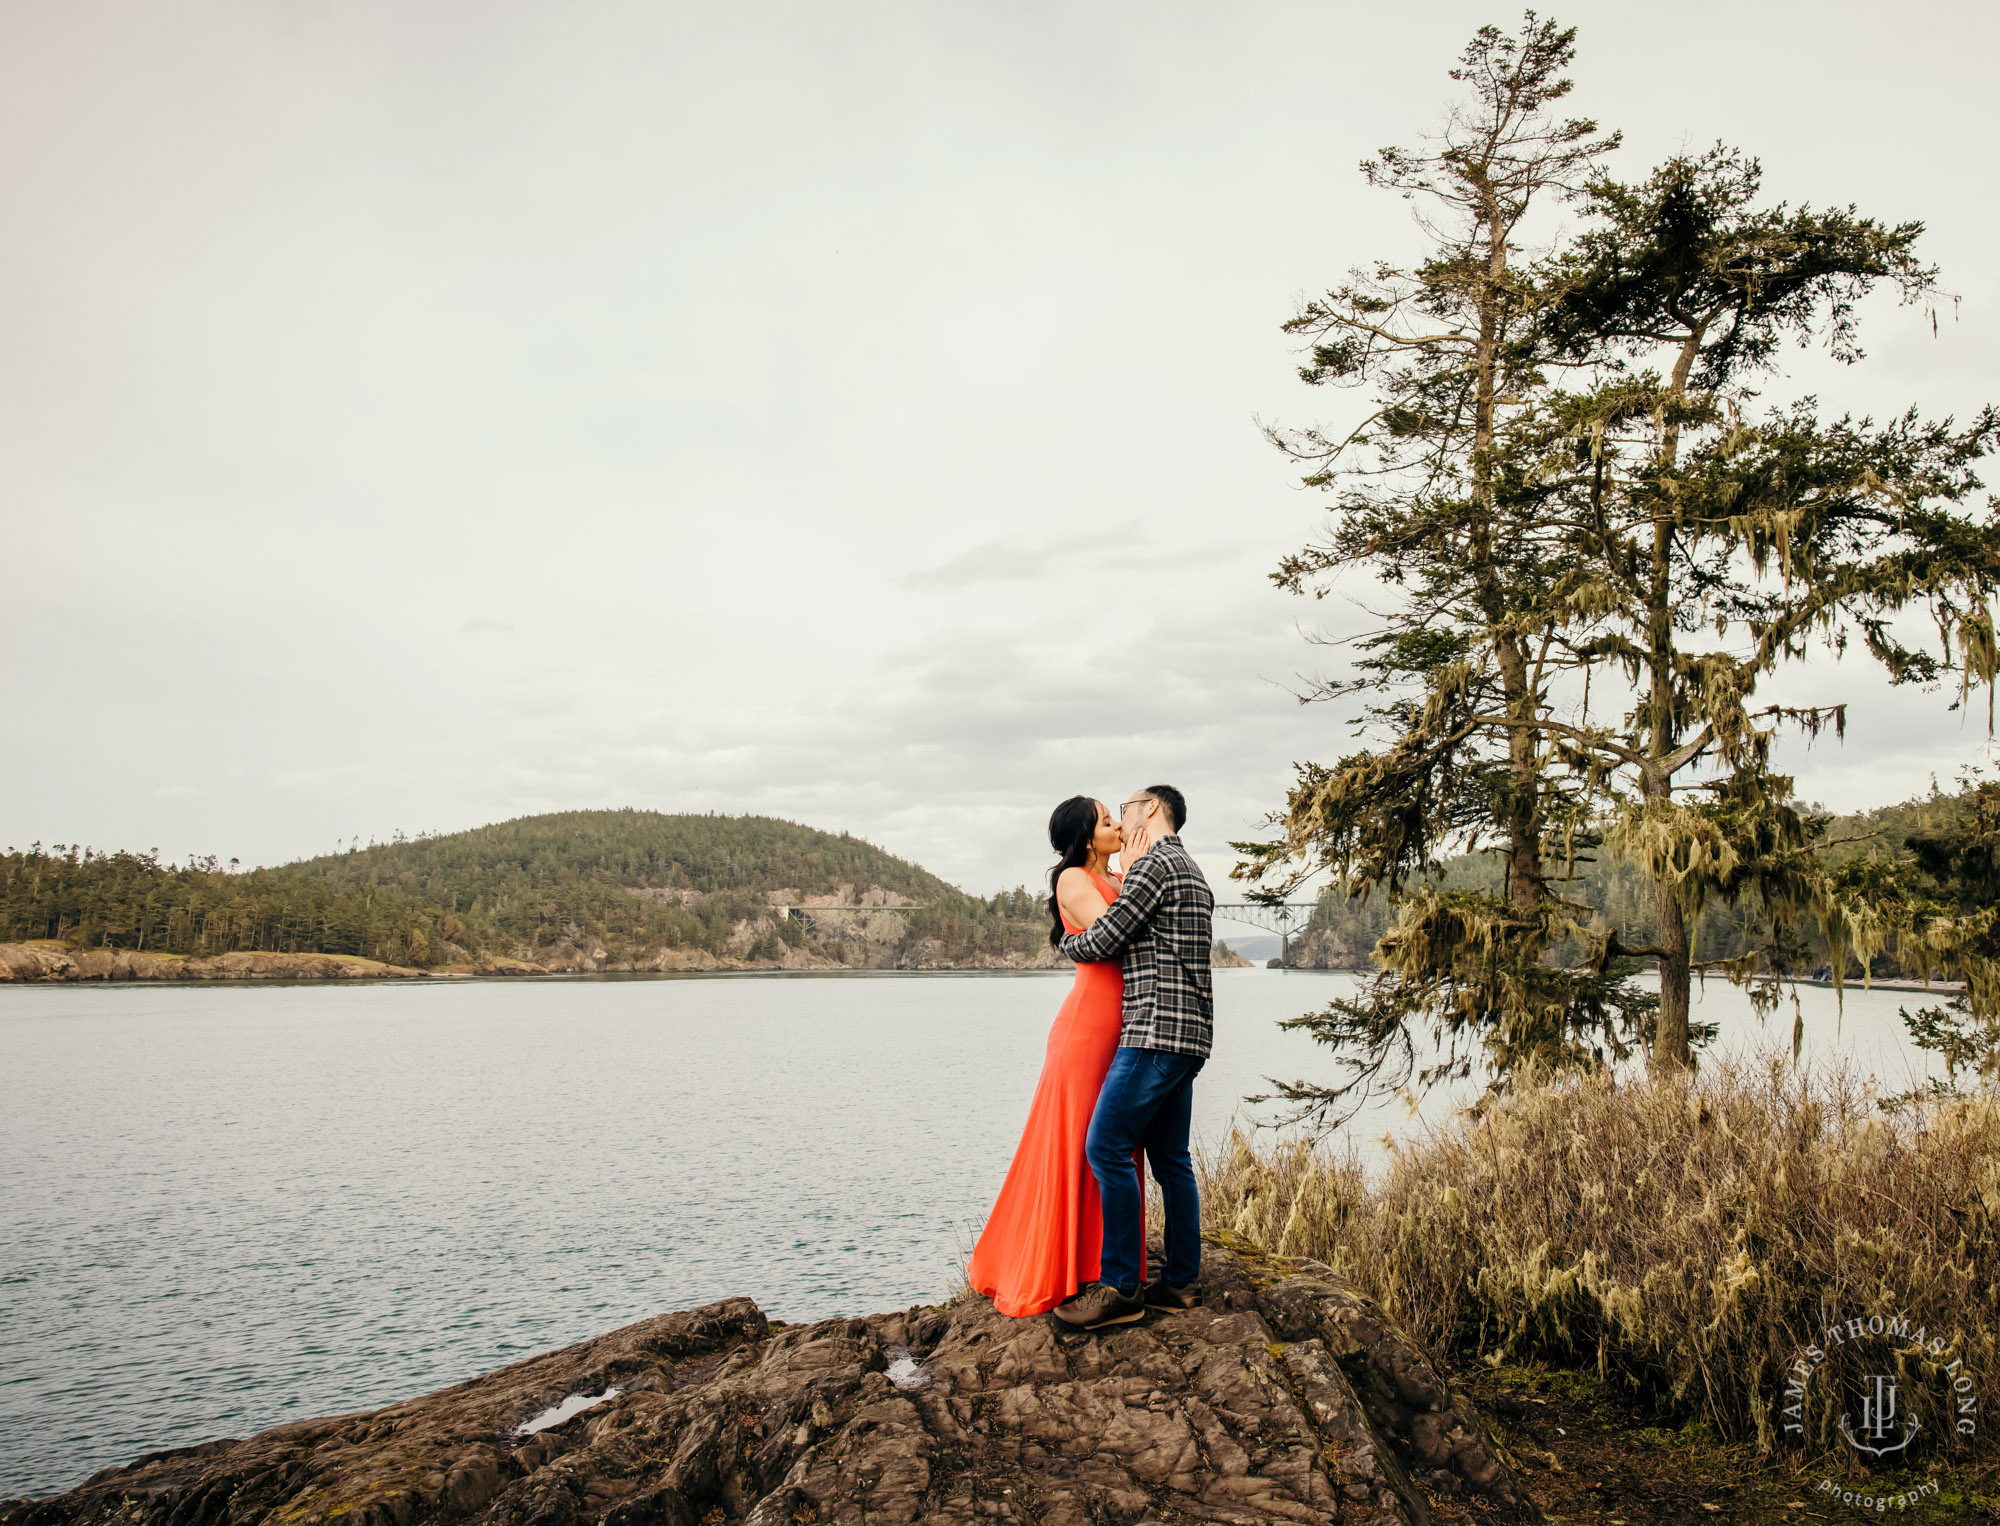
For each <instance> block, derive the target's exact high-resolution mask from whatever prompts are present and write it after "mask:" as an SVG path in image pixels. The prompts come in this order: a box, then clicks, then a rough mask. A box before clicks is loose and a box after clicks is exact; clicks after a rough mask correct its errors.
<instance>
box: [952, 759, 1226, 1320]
mask: <svg viewBox="0 0 2000 1526" xmlns="http://www.w3.org/2000/svg"><path fill="white" fill-rule="evenodd" d="M1186 822H1187V801H1186V800H1185V799H1184V798H1183V797H1182V795H1181V792H1180V791H1179V790H1177V789H1175V788H1173V786H1171V785H1167V784H1155V785H1152V786H1150V787H1148V788H1146V789H1142V790H1140V791H1139V792H1138V793H1137V794H1135V795H1133V796H1132V797H1131V798H1130V799H1129V800H1127V801H1126V802H1125V803H1124V804H1123V805H1122V806H1120V807H1119V811H1118V814H1117V815H1116V816H1114V815H1113V814H1112V813H1111V811H1110V810H1109V809H1108V808H1107V807H1106V806H1104V805H1103V804H1102V803H1100V802H1098V801H1096V800H1093V799H1091V798H1090V797H1089V796H1088V795H1076V796H1073V797H1072V798H1070V799H1068V800H1065V801H1064V802H1063V803H1062V804H1061V805H1059V806H1057V807H1056V809H1055V814H1054V815H1052V816H1050V817H1049V846H1050V847H1052V848H1054V849H1055V851H1056V852H1057V853H1058V854H1060V855H1061V857H1060V858H1059V860H1058V861H1057V863H1056V866H1055V867H1054V868H1053V869H1051V870H1050V871H1049V891H1050V894H1049V920H1050V923H1051V927H1050V929H1049V942H1050V943H1051V944H1052V945H1054V947H1055V948H1056V949H1057V950H1058V951H1059V952H1060V953H1061V954H1062V955H1063V956H1064V957H1065V958H1068V959H1073V960H1075V961H1076V979H1075V981H1074V982H1073V983H1072V984H1071V986H1070V989H1069V995H1068V996H1067V997H1066V998H1065V999H1064V1001H1063V1004H1062V1010H1061V1011H1059V1012H1058V1013H1057V1014H1056V1021H1055V1026H1054V1027H1053V1028H1051V1029H1050V1030H1049V1047H1048V1054H1047V1057H1046V1058H1045V1059H1044V1060H1043V1061H1042V1079H1041V1083H1040V1084H1039V1085H1038V1086H1037V1087H1036V1088H1035V1101H1034V1105H1033V1106H1032V1107H1031V1108H1030V1109H1029V1110H1028V1123H1027V1127H1026V1128H1025V1129H1023V1130H1022V1132H1021V1143H1020V1147H1019V1148H1018V1149H1016V1150H1015V1152H1014V1163H1013V1164H1012V1165H1011V1166H1009V1167H1008V1168H1007V1180H1006V1182H1005V1184H1004V1185H1002V1187H1001V1188H1000V1197H999V1199H998V1201H996V1202H995V1203H994V1205H993V1212H992V1213H991V1214H990V1215H989V1216H988V1217H987V1220H986V1228H985V1231H984V1233H982V1234H981V1235H980V1237H979V1243H978V1244H977V1245H976V1246H974V1247H973V1251H972V1259H971V1261H970V1262H969V1263H968V1264H967V1266H966V1271H965V1275H966V1280H967V1281H968V1282H970V1283H971V1284H972V1288H973V1290H974V1291H975V1292H978V1293H984V1294H985V1295H986V1296H987V1297H989V1298H991V1299H992V1300H993V1306H994V1307H995V1308H996V1309H998V1310H999V1311H1000V1312H1001V1313H1002V1314H1009V1315H1013V1316H1015V1317H1016V1318H1026V1317H1028V1316H1030V1315H1035V1314H1042V1313H1047V1312H1049V1311H1051V1310H1053V1311H1054V1317H1055V1320H1056V1322H1057V1323H1058V1325H1059V1326H1061V1327H1062V1328H1065V1329H1070V1330H1097V1329H1102V1328H1103V1327H1104V1326H1106V1325H1124V1324H1131V1323H1132V1322H1133V1321H1135V1320H1138V1319H1141V1318H1143V1317H1144V1316H1145V1313H1146V1310H1147V1308H1148V1307H1155V1308H1167V1309H1186V1308H1192V1307H1193V1306H1194V1303H1195V1281H1196V1278H1197V1276H1198V1275H1199V1273H1200V1270H1201V1228H1200V1219H1201V1204H1200V1199H1199V1196H1198V1194H1197V1191H1196V1188H1195V1180H1194V1162H1193V1161H1192V1160H1191V1159H1190V1158H1189V1156H1188V1120H1189V1116H1190V1113H1191V1111H1192V1104H1193V1099H1194V1078H1195V1077H1196V1076H1197V1075H1198V1074H1200V1072H1201V1067H1202V1062H1203V1061H1204V1060H1206V1059H1207V1058H1208V1051H1209V1046H1210V1042H1211V1039H1212V1037H1213V1033H1214V1028H1215V999H1214V990H1213V977H1212V975H1211V973H1210V970H1209V950H1210V947H1211V940H1212V937H1213V934H1212V931H1211V929H1212V926H1213V918H1214V911H1215V897H1214V896H1213V895H1212V894H1211V893H1210V892H1209V888H1208V881H1207V880H1205V879H1203V878H1202V874H1201V870H1200V869H1199V868H1198V867H1197V866H1196V864H1195V861H1194V859H1193V858H1191V857H1190V856H1189V855H1188V851H1187V849H1186V848H1185V847H1183V846H1182V845H1181V839H1180V830H1181V828H1182V826H1184V825H1185V824H1186ZM1114 855H1116V856H1117V857H1118V858H1119V860H1120V862H1121V863H1122V864H1123V866H1124V872H1123V874H1122V875H1119V874H1114V873H1112V871H1111V860H1112V857H1113V856H1114ZM1147 1165H1150V1166H1151V1167H1152V1170H1153V1180H1154V1181H1156V1182H1158V1183H1159V1186H1160V1197H1161V1200H1162V1204H1163V1206H1164V1207H1165V1209H1166V1220H1167V1234H1166V1264H1165V1265H1164V1266H1163V1267H1162V1268H1161V1269H1160V1275H1159V1276H1158V1277H1156V1278H1154V1279H1153V1280H1152V1281H1150V1282H1149V1281H1147V1280H1146V1167H1147Z"/></svg>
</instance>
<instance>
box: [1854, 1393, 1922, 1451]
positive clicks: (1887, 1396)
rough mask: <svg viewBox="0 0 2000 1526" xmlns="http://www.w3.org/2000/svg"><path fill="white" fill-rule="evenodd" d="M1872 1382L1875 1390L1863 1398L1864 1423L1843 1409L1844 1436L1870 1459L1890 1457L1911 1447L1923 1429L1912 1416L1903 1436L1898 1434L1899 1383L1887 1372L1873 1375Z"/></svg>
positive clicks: (1862, 1414) (1862, 1412)
mask: <svg viewBox="0 0 2000 1526" xmlns="http://www.w3.org/2000/svg"><path fill="white" fill-rule="evenodd" d="M1868 1381H1869V1383H1870V1384H1871V1385H1873V1387H1872V1391H1870V1392H1864V1393H1863V1394H1862V1396H1861V1420H1860V1423H1859V1424H1858V1425H1857V1424H1855V1423H1854V1422H1853V1421H1852V1420H1851V1419H1850V1418H1849V1417H1848V1413H1847V1411H1846V1410H1842V1411H1841V1412H1840V1434H1841V1435H1842V1436H1844V1437H1846V1438H1847V1444H1848V1445H1849V1446H1851V1447H1853V1448H1854V1450H1855V1451H1857V1452H1866V1453H1867V1454H1868V1455H1869V1456H1870V1457H1887V1456H1888V1455H1889V1454H1890V1453H1892V1452H1900V1451H1902V1450H1903V1449H1904V1448H1906V1447H1908V1446H1909V1444H1910V1443H1911V1442H1913V1441H1915V1440H1916V1439H1917V1432H1918V1431H1919V1430H1921V1429H1922V1428H1923V1427H1922V1424H1921V1422H1920V1421H1919V1420H1918V1419H1917V1417H1916V1416H1915V1415H1912V1416H1910V1418H1909V1423H1908V1424H1907V1425H1905V1426H1904V1427H1903V1430H1902V1434H1901V1435H1896V1433H1895V1431H1894V1429H1893V1427H1894V1425H1895V1421H1896V1387H1897V1384H1896V1380H1895V1379H1894V1378H1892V1377H1890V1376H1889V1374H1887V1373H1886V1372H1876V1373H1870V1374H1869V1377H1868ZM1891 1437H1893V1438H1894V1439H1893V1440H1892V1439H1890V1438H1891Z"/></svg>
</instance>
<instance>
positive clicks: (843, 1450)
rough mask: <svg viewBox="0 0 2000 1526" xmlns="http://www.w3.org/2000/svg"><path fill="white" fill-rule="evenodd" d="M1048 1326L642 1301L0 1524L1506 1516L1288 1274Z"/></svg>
mask: <svg viewBox="0 0 2000 1526" xmlns="http://www.w3.org/2000/svg"><path fill="white" fill-rule="evenodd" d="M1201 1291H1202V1304H1201V1306H1200V1307H1197V1308H1195V1309H1191V1310H1186V1311H1175V1312H1171V1313H1168V1312H1164V1311H1156V1312H1154V1313H1152V1314H1149V1315H1148V1317H1147V1319H1146V1321H1145V1323H1144V1324H1142V1325H1130V1326H1125V1327H1122V1328H1120V1329H1117V1330H1114V1331H1108V1332H1104V1333H1101V1334H1098V1335H1093V1336H1077V1335H1070V1334H1058V1333H1057V1331H1056V1330H1055V1329H1054V1328H1053V1327H1052V1326H1051V1324H1050V1323H1049V1322H1048V1321H1047V1320H1044V1319H1033V1320H1010V1319H1007V1318H1004V1317H1003V1316H1001V1315H999V1314H996V1313H995V1312H994V1311H993V1309H992V1307H991V1306H990V1305H989V1304H988V1303H987V1302H986V1301H985V1300H984V1299H972V1300H968V1301H966V1302H963V1303H960V1304H957V1305H953V1306H950V1307H947V1308H942V1309H912V1310H910V1311H909V1312H908V1313H905V1314H894V1315H878V1316H876V1317H874V1318H872V1319H849V1320H828V1321H824V1322H822V1323H819V1324H814V1325H798V1326H779V1325H773V1324H771V1323H770V1322H768V1321H767V1320H766V1319H765V1317H764V1316H763V1314H762V1313H760V1312H759V1311H758V1309H757V1307H756V1305H755V1304H753V1303H751V1302H750V1301H749V1300H747V1299H730V1300H728V1301H725V1302H723V1303H717V1304H710V1305H709V1306H707V1307H706V1308H701V1309H695V1310H691V1311H688V1312H686V1313H679V1314H666V1315H661V1316H660V1317H658V1318H655V1319H650V1320H646V1321H644V1322H642V1323H640V1324H636V1325H632V1326H629V1327H627V1328H626V1329H623V1330H618V1331H615V1332H613V1333H612V1334H610V1335H606V1336H602V1337H600V1338H598V1339H597V1340H593V1341H587V1342H585V1343H584V1344H582V1345H579V1346H573V1347H570V1348H569V1349H568V1350H565V1351H558V1352H553V1353H550V1354H549V1355H546V1356H540V1357H536V1358H533V1359H532V1360H529V1361H526V1362H521V1363H519V1364H517V1365H515V1366H513V1367H508V1368H504V1369H502V1370H501V1371H499V1372H496V1373H492V1374H490V1375H488V1376H486V1377H483V1378H477V1379H474V1380H473V1381H471V1382H469V1383H463V1384H460V1385H459V1386H457V1387H455V1388H448V1389H445V1390H444V1391H442V1392H440V1393H436V1394H432V1395H430V1396H428V1397H426V1398H422V1399H415V1400H411V1401H409V1402H408V1403H404V1404H398V1405H393V1406H391V1407H390V1408H388V1409H382V1410H375V1411H371V1412H368V1413H365V1414H356V1415H347V1416H342V1417H340V1418H336V1419H329V1420H308V1421H302V1422H299V1423H297V1424H293V1425H286V1426H281V1427H279V1428H278V1429H276V1430H271V1431H266V1432H264V1433H263V1434H261V1435H258V1436H254V1437H251V1438H250V1439H249V1440H247V1441H215V1442H210V1443H208V1444H206V1445H204V1446H198V1447H188V1448H184V1449H181V1450H178V1451H173V1452H163V1453H158V1454H155V1455H153V1456H151V1457H145V1458H141V1459H140V1460H139V1461H137V1462H135V1463H133V1464H131V1465H130V1466H129V1467H124V1468H114V1469H111V1470H110V1471H108V1472H105V1473H100V1474H98V1475H97V1476H96V1477H95V1478H92V1479H91V1480H89V1481H88V1482H87V1483H85V1484H84V1485H83V1486H82V1487H80V1488H78V1489H77V1490H75V1491H74V1492H72V1493H70V1494H66V1495H62V1496H60V1497H58V1498H54V1499H47V1500H38V1501H14V1502H9V1503H7V1504H4V1505H0V1526H82V1523H97V1522H104V1523H112V1522H118V1523H131V1526H142V1523H144V1526H155V1523H156V1526H209V1523H218V1526H219V1523H230V1526H250V1523H252V1522H265V1521H269V1522H282V1523H284V1526H324V1523H332V1522H336V1521H339V1522H341V1523H343V1526H415V1523H419V1522H429V1521H441V1522H442V1521H451V1522H456V1521H473V1520H477V1521H483V1522H490V1523H493V1526H529V1523H547V1526H581V1523H600V1522H601V1523H603V1526H719V1523H723V1522H731V1521H744V1522H750V1523H754V1526H802V1523H807V1522H841V1523H846V1522H853V1523H857V1526H859V1523H862V1522H870V1523H914V1522H919V1521H948V1522H964V1523H970V1522H974V1521H1018V1522H1036V1523H1042V1526H1084V1523H1103V1522H1110V1523H1133V1526H1138V1523H1162V1526H1164V1523H1168V1522H1180V1521H1217V1522H1232V1523H1257V1522H1275V1521H1286V1522H1333V1521H1339V1522H1362V1523H1369V1526H1415V1523H1423V1522H1426V1521H1428V1520H1430V1519H1432V1518H1433V1515H1432V1511H1433V1508H1434V1507H1433V1503H1432V1502H1435V1501H1440V1500H1448V1501H1450V1503H1449V1504H1448V1505H1444V1506H1443V1508H1442V1510H1441V1511H1440V1512H1439V1513H1440V1514H1446V1513H1448V1514H1449V1515H1450V1517H1451V1518H1452V1519H1453V1520H1465V1519H1468V1518H1472V1519H1479V1520H1488V1521H1531V1520H1535V1519H1537V1514H1536V1511H1535V1508H1534V1506H1533V1505H1532V1504H1531V1503H1529V1502H1528V1499H1527V1496H1526V1494H1525V1492H1524V1491H1523V1490H1522V1489H1521V1488H1520V1487H1519V1486H1518V1484H1517V1483H1516V1481H1515V1478H1514V1475H1513V1473H1512V1470H1511V1469H1510V1467H1509V1465H1508V1463H1507V1461H1506V1460H1505V1459H1504V1458H1503V1457H1502V1456H1501V1455H1500V1453H1499V1452H1498V1451H1497V1449H1496V1448H1495V1447H1494V1445H1493V1444H1492V1442H1491V1441H1490V1439H1489V1437H1488V1435H1487V1432H1486V1429H1485V1427H1484V1425H1483V1424H1482V1423H1481V1421H1480V1418H1479V1416H1478V1415H1477V1414H1476V1413H1474V1411H1473V1410H1472V1408H1471V1406H1470V1405H1469V1404H1467V1403H1466V1402H1465V1401H1464V1400H1463V1399H1461V1398H1458V1397H1457V1396H1455V1395H1454V1394H1453V1393H1452V1392H1451V1391H1450V1390H1449V1388H1448V1387H1447V1386H1446V1384H1445V1383H1444V1382H1443V1380H1442V1379H1441V1378H1440V1376H1439V1374H1438V1373H1437V1372H1436V1371H1435V1370H1434V1369H1433V1368H1432V1367H1431V1365H1430V1363H1429V1362H1428V1361H1427V1360H1426V1359H1425V1358H1424V1357H1423V1356H1422V1355H1421V1354H1420V1353H1419V1352H1418V1351H1417V1350H1416V1349H1415V1348H1414V1347H1413V1346H1412V1345H1411V1344H1410V1342H1409V1341H1408V1340H1407V1339H1406V1338H1404V1336H1403V1335H1402V1334H1401V1332H1400V1331H1399V1330H1398V1329H1397V1328H1396V1326H1395V1325H1394V1323H1393V1322H1392V1321H1390V1320H1389V1319H1388V1318H1386V1316H1384V1314H1383V1313H1382V1311H1381V1310H1380V1309H1379V1308H1378V1307H1376V1306H1375V1305H1374V1304H1373V1303H1371V1302H1370V1301H1369V1300H1368V1299H1366V1298H1364V1297H1362V1296H1361V1295H1359V1294H1357V1293H1356V1292H1354V1291H1353V1290H1352V1289H1351V1288H1350V1287H1348V1286H1347V1285H1346V1284H1345V1283H1343V1282H1342V1281H1340V1280H1339V1279H1338V1278H1336V1277H1334V1276H1333V1275H1332V1274H1330V1273H1329V1272H1328V1271H1327V1269H1326V1268H1324V1267H1322V1266H1319V1265H1318V1264H1317V1263H1312V1262H1278V1261H1256V1260H1246V1259H1244V1258H1241V1257H1238V1256H1236V1255H1235V1254H1232V1253H1231V1252H1229V1251H1226V1250H1220V1249H1210V1250H1209V1251H1208V1252H1207V1253H1206V1255H1205V1258H1204V1261H1203V1266H1202V1278H1201Z"/></svg>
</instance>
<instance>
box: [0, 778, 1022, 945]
mask: <svg viewBox="0 0 2000 1526" xmlns="http://www.w3.org/2000/svg"><path fill="white" fill-rule="evenodd" d="M884 905H889V906H906V907H915V908H917V909H915V910H906V911H893V912H892V911H886V910H875V911H867V910H861V909H858V908H864V907H870V906H873V907H881V906H884ZM801 906H803V907H814V908H818V909H814V910H809V911H804V912H790V911H788V908H792V907H801ZM840 907H846V908H857V909H853V910H845V911H842V910H836V909H834V908H840ZM1041 916H1042V913H1041V910H1040V907H1039V906H1038V905H1037V903H1036V902H1035V900H1034V898H1033V897H1031V896H1029V895H1028V894H1027V893H1026V892H1025V891H1013V892H1007V893H1003V894H1001V895H997V896H993V897H990V898H981V897H978V896H972V895H967V894H965V893H964V892H963V891H960V890H957V889H955V888H954V887H952V886H950V885H948V884H946V883H945V882H944V881H943V880H941V879H939V878H938V877H937V876H936V875H934V874H931V873H929V872H928V871H927V870H924V869H922V868H920V867H918V866H917V865H915V864H912V863H909V862H907V861H906V860H904V859H900V858H896V857H895V856H893V855H892V854H889V853H885V852H884V851H882V850H881V849H880V848H877V847H875V846H873V845H872V844H869V843H866V842H863V841H861V840H860V839H859V838H854V837H849V836H846V835H844V834H843V835H838V836H836V835H835V834H833V833H830V832H822V831H819V830H817V829H815V828H813V827H807V826H801V825H799V824H797V823H795V822H789V821H779V820H775V819H773V818H770V817H764V816H713V815H710V816H669V815H663V814H660V813H658V812H653V811H633V810H620V811H566V812H561V813H557V814H554V815H547V816H524V817H521V818H519V819H518V820H514V821H507V822H501V823H498V824H497V825H494V826H488V827H479V828H476V829H474V830H472V831H469V832H454V833H448V834H442V835H438V836H425V837H417V838H410V839H403V840H399V841H395V842H390V843H384V844H371V845H370V846H369V847H367V848H357V849H355V850H353V851H350V852H346V853H334V854H328V855H326V856H324V857H320V858H313V859H307V860H305V861H303V862H300V863H295V864H286V865H283V866H281V867H278V868H275V869H255V870H251V871H249V872H247V873H242V874H236V873H229V872H226V871H224V870H222V869H220V868H219V867H218V866H217V865H216V862H215V861H214V860H213V859H208V860H203V861H199V862H189V863H186V864H172V863H162V862H160V861H159V860H158V859H157V858H156V857H154V856H152V855H150V854H136V853H96V852H86V851H83V850H79V849H73V848H62V847H57V848H55V849H51V850H43V849H41V848H39V847H37V848H33V849H30V850H29V851H27V852H25V853H21V852H12V851H10V852H9V853H7V854H6V855H5V856H4V857H0V943H6V942H10V941H12V942H19V941H27V940H33V939H54V940H60V941H61V942H62V943H63V944H64V945H65V946H68V947H72V948H78V949H131V950H138V951H149V952H157V953H164V954H186V955H218V954H230V953H274V954H301V953H326V954H347V955H359V956H361V957H363V958H368V959H376V960H381V961H383V962H385V963H388V964H395V965H403V966H412V967H415V968H418V969H454V968H456V969H488V970H490V969H500V968H506V969H516V968H518V969H521V970H523V971H528V970H531V969H536V968H539V969H554V970H578V969H605V970H613V969H628V970H635V969H705V968H715V967H720V966H757V965H778V966H785V967H793V968H818V967H829V966H832V967H837V966H870V967H874V966H891V967H895V966H916V967H937V966H952V965H961V964H963V965H975V966H988V965H1016V964H1028V963H1039V962H1046V960H1047V940H1046V937H1045V935H1044V930H1045V924H1044V923H1043V922H1042V921H1041Z"/></svg>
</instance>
